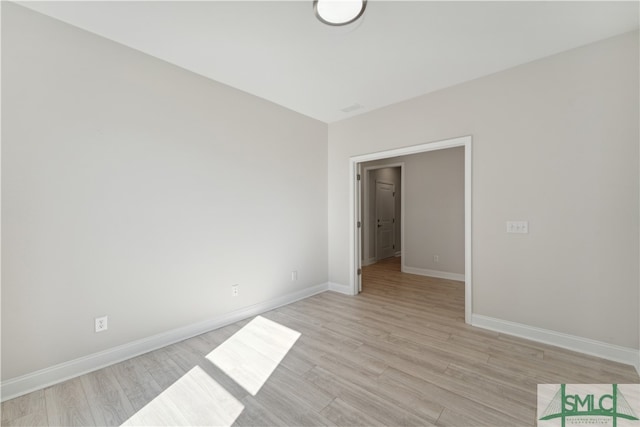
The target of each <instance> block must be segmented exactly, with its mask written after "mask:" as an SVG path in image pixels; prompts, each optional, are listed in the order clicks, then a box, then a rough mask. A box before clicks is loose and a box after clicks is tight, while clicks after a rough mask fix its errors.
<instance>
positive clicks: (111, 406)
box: [80, 369, 135, 426]
mask: <svg viewBox="0 0 640 427" xmlns="http://www.w3.org/2000/svg"><path fill="white" fill-rule="evenodd" d="M80 381H81V382H82V387H83V389H84V392H85V395H86V396H87V401H88V402H89V407H90V408H91V413H92V415H93V419H94V420H95V422H96V424H97V425H100V426H119V425H120V424H122V423H123V422H124V421H126V420H127V419H128V418H129V417H130V416H132V415H133V414H134V413H135V410H134V408H133V405H131V402H130V401H129V399H128V398H127V396H126V394H125V392H124V390H123V389H122V387H121V386H120V383H119V382H118V380H117V379H116V377H115V376H114V375H113V372H112V371H111V370H110V369H100V370H98V371H94V372H91V373H89V374H87V375H83V376H81V377H80Z"/></svg>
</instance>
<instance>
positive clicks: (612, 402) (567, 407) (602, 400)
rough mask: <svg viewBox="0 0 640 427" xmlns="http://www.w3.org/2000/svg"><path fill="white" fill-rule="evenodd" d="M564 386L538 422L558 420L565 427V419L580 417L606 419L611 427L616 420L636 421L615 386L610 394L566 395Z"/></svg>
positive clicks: (615, 423)
mask: <svg viewBox="0 0 640 427" xmlns="http://www.w3.org/2000/svg"><path fill="white" fill-rule="evenodd" d="M566 387H567V386H566V384H561V385H560V388H559V389H558V391H557V392H556V394H555V395H554V396H553V399H551V402H550V403H549V405H548V406H547V408H546V409H545V410H544V412H543V413H542V417H540V421H546V420H552V419H554V418H560V420H561V421H562V427H565V424H566V420H567V418H571V417H582V418H583V420H586V419H587V417H608V418H611V420H612V422H613V427H616V426H617V424H618V419H619V418H622V419H626V420H631V421H637V420H638V417H637V416H636V414H635V413H634V412H633V409H632V408H631V405H629V402H628V401H627V399H626V398H625V397H624V395H623V394H622V392H621V391H620V390H619V389H618V385H617V384H612V385H611V388H612V390H611V394H609V393H603V394H599V395H598V394H578V393H575V394H567V389H566Z"/></svg>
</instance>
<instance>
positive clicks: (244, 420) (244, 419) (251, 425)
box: [233, 396, 287, 427]
mask: <svg viewBox="0 0 640 427" xmlns="http://www.w3.org/2000/svg"><path fill="white" fill-rule="evenodd" d="M242 404H243V405H244V409H243V411H242V413H241V414H240V415H239V416H238V418H236V420H235V422H234V423H233V426H235V427H263V426H264V427H267V426H270V427H274V426H278V427H286V426H287V423H286V422H285V421H284V420H283V419H282V418H279V417H277V416H276V415H275V414H273V412H272V411H271V410H269V409H268V408H266V407H265V406H263V405H261V404H260V403H258V402H257V401H256V400H255V399H254V398H253V397H252V396H250V397H247V398H245V399H244V400H242Z"/></svg>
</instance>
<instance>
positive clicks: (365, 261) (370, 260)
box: [362, 257, 376, 266]
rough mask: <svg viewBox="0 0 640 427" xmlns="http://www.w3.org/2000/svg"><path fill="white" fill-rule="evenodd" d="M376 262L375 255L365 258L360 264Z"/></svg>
mask: <svg viewBox="0 0 640 427" xmlns="http://www.w3.org/2000/svg"><path fill="white" fill-rule="evenodd" d="M375 263H376V257H371V258H367V259H365V260H363V261H362V265H364V266H367V265H371V264H375Z"/></svg>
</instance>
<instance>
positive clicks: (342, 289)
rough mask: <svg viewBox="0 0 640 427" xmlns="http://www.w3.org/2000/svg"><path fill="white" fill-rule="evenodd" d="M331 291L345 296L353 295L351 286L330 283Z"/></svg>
mask: <svg viewBox="0 0 640 427" xmlns="http://www.w3.org/2000/svg"><path fill="white" fill-rule="evenodd" d="M328 285H329V290H330V291H333V292H338V293H341V294H345V295H353V292H351V286H348V285H341V284H340V283H334V282H328Z"/></svg>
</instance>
